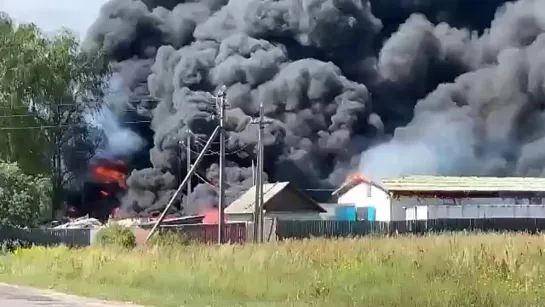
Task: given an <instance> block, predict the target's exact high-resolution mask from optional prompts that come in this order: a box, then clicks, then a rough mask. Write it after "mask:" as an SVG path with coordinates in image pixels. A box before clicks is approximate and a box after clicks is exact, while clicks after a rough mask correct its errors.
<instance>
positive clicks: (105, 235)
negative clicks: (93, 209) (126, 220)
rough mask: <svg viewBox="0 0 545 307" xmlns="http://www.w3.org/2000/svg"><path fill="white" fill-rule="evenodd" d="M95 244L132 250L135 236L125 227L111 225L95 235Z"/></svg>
mask: <svg viewBox="0 0 545 307" xmlns="http://www.w3.org/2000/svg"><path fill="white" fill-rule="evenodd" d="M96 240H97V243H98V245H100V246H104V247H116V248H123V249H133V248H135V247H136V236H135V235H134V233H133V232H132V231H131V230H130V229H129V228H127V227H124V226H121V225H119V224H111V225H108V226H107V227H105V228H102V229H101V230H99V232H98V233H97V237H96Z"/></svg>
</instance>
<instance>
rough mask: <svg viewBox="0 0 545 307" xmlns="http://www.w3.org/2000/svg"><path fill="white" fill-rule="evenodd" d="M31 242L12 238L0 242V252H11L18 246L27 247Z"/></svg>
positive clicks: (18, 247)
mask: <svg viewBox="0 0 545 307" xmlns="http://www.w3.org/2000/svg"><path fill="white" fill-rule="evenodd" d="M31 246H32V243H31V242H29V241H26V240H19V239H12V240H4V241H1V242H0V254H7V253H12V252H14V251H15V250H17V249H20V248H29V247H31Z"/></svg>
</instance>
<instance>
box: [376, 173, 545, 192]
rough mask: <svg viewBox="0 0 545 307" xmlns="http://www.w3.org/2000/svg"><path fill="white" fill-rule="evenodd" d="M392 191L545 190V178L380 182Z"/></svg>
mask: <svg viewBox="0 0 545 307" xmlns="http://www.w3.org/2000/svg"><path fill="white" fill-rule="evenodd" d="M379 184H380V185H382V186H383V187H384V188H385V189H386V190H388V191H390V192H396V191H398V192H405V191H407V192H408V191H414V192H428V191H429V192H434V191H445V192H449V191H469V192H545V178H536V177H441V176H407V177H400V178H390V179H384V180H381V181H380V182H379Z"/></svg>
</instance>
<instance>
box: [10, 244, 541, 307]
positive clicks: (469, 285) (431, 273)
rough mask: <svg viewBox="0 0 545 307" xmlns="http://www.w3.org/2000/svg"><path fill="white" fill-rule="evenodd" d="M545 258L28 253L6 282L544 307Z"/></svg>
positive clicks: (159, 298)
mask: <svg viewBox="0 0 545 307" xmlns="http://www.w3.org/2000/svg"><path fill="white" fill-rule="evenodd" d="M544 251H545V237H543V236H529V235H522V234H519V235H499V234H498V235H493V234H488V235H463V236H448V235H443V236H430V237H399V238H367V239H344V240H320V239H315V240H305V241H288V242H283V243H279V244H267V245H261V246H259V245H243V246H199V245H189V246H181V245H180V246H177V247H170V248H165V247H164V246H163V247H161V248H150V249H139V250H134V251H131V252H127V251H123V252H119V251H116V250H113V249H99V248H89V249H79V250H70V249H68V248H62V247H61V248H53V249H46V248H32V249H28V250H19V251H17V252H16V253H15V254H12V255H6V256H1V257H0V280H2V281H7V282H17V283H25V284H30V285H35V286H42V287H50V288H56V289H60V290H64V291H69V292H73V293H77V294H84V295H90V296H95V297H100V298H109V299H116V300H131V301H133V302H137V303H141V304H144V305H150V306H195V307H198V306H419V307H420V306H538V305H542V302H544V301H545V288H544V287H545V258H544V255H543V253H544Z"/></svg>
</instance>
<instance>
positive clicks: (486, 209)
mask: <svg viewBox="0 0 545 307" xmlns="http://www.w3.org/2000/svg"><path fill="white" fill-rule="evenodd" d="M333 194H334V195H337V196H338V203H339V204H352V205H355V206H356V207H372V208H375V209H376V221H383V222H389V221H404V220H425V219H447V218H452V219H465V218H468V219H475V218H545V203H544V198H545V178H527V177H526V178H517V177H504V178H498V177H435V176H408V177H401V178H397V179H386V180H382V181H381V182H380V183H379V184H377V183H373V182H367V181H364V180H361V179H360V180H356V181H352V182H349V183H347V184H345V185H343V186H342V187H340V188H339V189H338V190H337V191H335V192H334V193H333Z"/></svg>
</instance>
